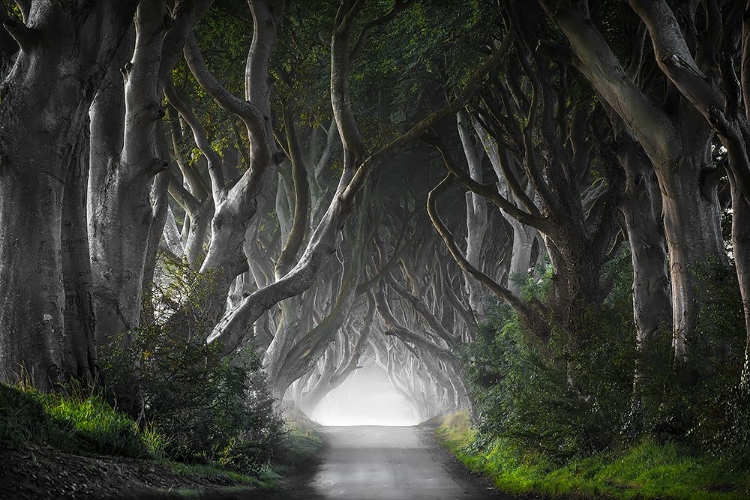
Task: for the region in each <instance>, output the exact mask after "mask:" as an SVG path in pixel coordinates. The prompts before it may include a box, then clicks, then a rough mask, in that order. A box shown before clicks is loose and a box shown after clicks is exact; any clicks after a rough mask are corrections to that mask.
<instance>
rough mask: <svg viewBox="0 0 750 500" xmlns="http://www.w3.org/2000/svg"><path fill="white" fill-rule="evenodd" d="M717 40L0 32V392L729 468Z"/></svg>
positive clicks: (295, 27) (493, 15)
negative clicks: (192, 407) (201, 404)
mask: <svg viewBox="0 0 750 500" xmlns="http://www.w3.org/2000/svg"><path fill="white" fill-rule="evenodd" d="M749 8H750V7H748V4H747V3H746V2H742V1H739V0H689V1H670V0H629V1H628V2H622V1H608V0H607V1H599V2H587V1H576V2H570V1H558V0H538V2H535V1H531V2H529V1H523V2H521V1H516V0H507V1H493V0H473V1H470V2H465V1H459V0H444V1H443V0H441V1H437V0H395V1H387V0H377V1H375V0H373V1H365V0H341V1H335V2H334V1H319V0H310V1H308V0H306V1H304V2H303V1H293V0H289V1H286V2H285V1H283V0H248V1H247V2H243V1H240V0H215V1H212V0H140V1H136V0H120V1H117V2H99V1H88V0H68V1H63V2H58V1H52V0H16V1H15V2H11V1H8V0H3V1H2V2H0V20H1V21H2V23H3V28H4V29H3V30H0V72H1V73H2V84H1V86H0V380H2V381H5V382H13V381H16V380H19V379H21V378H23V379H26V380H28V381H29V382H30V383H31V384H33V385H34V386H36V387H38V388H40V389H42V390H57V388H59V387H63V386H65V385H66V384H68V383H70V381H71V380H76V381H78V383H84V384H93V385H97V386H100V387H103V388H104V391H105V392H106V394H107V397H108V398H110V399H111V400H112V401H115V402H116V404H117V406H118V408H120V409H122V410H124V411H126V412H128V413H130V414H132V415H134V416H139V415H141V416H143V415H144V414H145V418H146V419H148V418H149V411H158V408H160V405H165V404H167V403H166V402H165V401H172V402H174V401H177V400H179V398H180V394H179V392H180V391H181V390H183V389H185V385H184V384H183V385H182V386H181V385H179V384H176V385H169V384H167V383H166V382H165V383H162V384H159V383H158V380H171V379H170V376H169V375H170V374H171V373H173V372H174V373H177V372H179V373H181V374H182V375H184V376H190V373H193V371H191V370H194V371H195V373H200V367H201V366H204V365H205V364H206V363H205V359H206V357H207V356H208V357H210V358H211V359H212V360H213V362H214V363H216V364H217V366H218V365H222V366H225V367H226V366H234V367H239V366H243V367H246V368H247V370H246V372H243V373H246V374H249V375H248V376H249V377H251V378H253V377H256V378H258V379H259V380H261V379H262V380H264V381H265V382H263V384H267V387H268V391H269V393H270V395H271V396H272V397H273V398H274V399H275V401H276V404H277V405H281V406H285V407H297V408H299V409H301V410H302V411H304V412H306V413H308V414H312V413H313V412H314V411H315V408H316V407H317V406H318V404H319V403H320V401H321V400H322V399H323V398H324V397H325V396H326V395H327V394H328V393H330V392H331V391H332V390H334V389H335V388H337V387H339V386H341V385H342V384H343V383H344V382H346V380H347V379H348V378H350V377H353V376H356V374H357V373H358V371H361V370H363V369H365V368H370V367H373V366H375V367H378V368H379V369H382V370H383V372H385V373H386V374H387V377H388V379H389V381H390V383H391V385H392V387H393V388H394V390H396V391H397V392H398V393H399V394H401V395H403V396H404V397H405V398H406V399H407V400H408V401H410V402H411V404H412V405H413V407H414V412H415V415H417V419H418V420H419V421H425V420H428V419H430V418H432V417H434V416H437V415H442V414H445V413H447V412H450V411H454V410H456V409H469V410H470V411H471V412H472V416H473V418H474V420H475V422H476V423H477V425H478V426H479V428H480V430H481V431H482V432H485V433H487V434H491V435H500V434H504V435H508V436H512V437H514V438H515V439H519V440H523V441H524V442H527V443H528V444H529V445H530V446H540V447H543V448H545V450H547V451H549V452H550V453H552V454H556V455H560V456H568V455H572V454H576V453H586V452H589V451H596V450H600V449H604V448H606V447H608V446H611V445H612V443H613V442H615V441H617V440H621V439H625V438H627V439H629V438H632V437H633V436H637V435H640V434H642V433H654V434H658V435H664V436H670V437H674V436H682V437H684V436H691V439H696V440H697V441H699V442H700V444H701V445H705V446H709V447H710V446H714V445H716V444H717V443H720V442H721V443H727V442H733V443H739V444H740V445H741V446H745V447H747V446H748V434H747V425H748V411H749V409H750V404H749V403H748V401H750V361H749V358H748V355H749V354H750V352H749V349H750V222H749V219H748V218H749V217H750V206H748V203H749V200H750V153H749V152H748V144H749V142H748V141H750V108H748V99H750V64H749V63H748V61H749V60H750V59H749V58H750V15H748V9H749ZM180 353H182V354H180ZM184 353H191V354H190V355H187V354H184ZM191 356H193V357H191ZM175 358H179V362H177V361H175ZM253 380H255V379H253ZM206 383H210V380H208V379H207V380H206ZM258 383H259V384H260V382H258ZM219 392H221V391H220V390H219V388H218V386H217V394H218V393H219ZM157 395H158V397H160V398H163V401H161V402H160V401H158V400H157V399H158V398H157ZM170 404H172V403H170ZM623 436H625V438H624V437H623Z"/></svg>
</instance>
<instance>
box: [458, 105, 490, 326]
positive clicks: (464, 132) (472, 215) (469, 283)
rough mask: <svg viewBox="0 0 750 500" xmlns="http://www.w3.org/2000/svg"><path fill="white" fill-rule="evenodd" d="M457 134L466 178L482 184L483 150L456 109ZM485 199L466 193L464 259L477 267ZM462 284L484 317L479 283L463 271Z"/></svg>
mask: <svg viewBox="0 0 750 500" xmlns="http://www.w3.org/2000/svg"><path fill="white" fill-rule="evenodd" d="M457 117H458V119H457V125H458V133H459V136H460V137H461V144H462V145H463V149H464V156H465V157H466V162H467V163H468V166H469V177H471V179H473V180H474V181H476V182H478V183H480V184H481V183H482V182H483V179H482V159H483V156H484V151H483V150H482V149H481V146H482V143H481V142H480V141H479V140H476V141H472V138H471V137H470V135H469V134H470V132H469V124H468V118H467V116H466V112H465V111H459V113H458V115H457ZM488 225H489V224H488V221H487V201H486V199H485V198H484V197H483V196H480V195H478V194H476V193H473V192H471V191H469V192H467V193H466V232H467V235H466V253H465V255H466V260H467V261H468V262H469V264H471V265H472V266H474V267H476V268H478V269H481V268H482V264H481V262H480V257H481V253H482V248H483V247H484V240H485V235H486V234H487V228H488ZM465 281H466V283H465V287H466V290H467V292H468V296H469V304H470V305H471V308H472V309H473V310H474V312H475V314H476V315H477V321H479V322H482V321H483V320H484V317H485V314H486V311H485V304H484V293H483V291H482V289H481V285H480V283H479V282H477V281H476V280H475V279H474V278H473V277H471V276H470V275H469V274H466V273H465Z"/></svg>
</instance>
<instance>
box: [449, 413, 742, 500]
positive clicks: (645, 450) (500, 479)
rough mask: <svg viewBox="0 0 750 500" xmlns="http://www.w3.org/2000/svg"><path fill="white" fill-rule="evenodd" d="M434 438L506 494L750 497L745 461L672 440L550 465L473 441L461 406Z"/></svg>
mask: <svg viewBox="0 0 750 500" xmlns="http://www.w3.org/2000/svg"><path fill="white" fill-rule="evenodd" d="M436 434H437V438H438V440H439V441H440V442H441V444H443V445H444V446H445V447H446V448H448V450H450V451H451V452H452V453H453V454H454V455H456V456H457V457H458V459H459V460H460V461H461V462H463V463H464V465H466V467H467V468H469V469H470V470H471V471H472V472H475V473H478V474H483V475H486V476H488V477H490V478H492V479H493V481H494V482H495V485H496V486H497V487H498V488H499V489H501V490H503V491H505V492H507V493H511V494H525V493H536V494H541V495H544V496H545V497H553V498H554V497H565V498H581V499H589V498H590V499H595V498H597V499H600V498H613V499H643V500H646V499H680V500H682V499H685V500H742V499H745V500H746V499H748V498H750V470H749V469H750V467H748V466H744V467H742V466H741V465H740V464H736V463H732V462H730V461H727V460H722V459H721V458H716V457H709V456H700V455H696V454H694V453H691V452H690V450H688V449H686V448H684V447H681V446H679V445H676V444H658V443H655V442H653V441H650V440H643V441H641V442H639V443H638V444H636V445H634V446H632V447H630V448H627V449H622V450H617V451H609V452H606V453H600V454H597V455H594V456H592V457H588V458H584V459H577V460H571V461H569V462H568V463H566V464H564V465H555V464H553V463H552V462H550V461H548V460H545V459H544V458H543V457H541V456H539V455H536V454H530V453H524V452H523V451H521V450H519V449H518V448H516V447H514V446H513V445H512V444H511V443H509V442H507V441H503V440H496V441H495V442H493V443H492V444H490V445H489V446H484V447H481V446H477V445H475V444H474V441H475V437H476V432H475V431H474V430H473V429H472V427H471V425H470V420H469V416H468V414H467V413H466V412H462V413H457V414H453V415H449V416H448V417H446V418H445V419H444V421H443V423H442V425H441V426H440V427H438V429H437V430H436Z"/></svg>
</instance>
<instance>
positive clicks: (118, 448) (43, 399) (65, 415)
mask: <svg viewBox="0 0 750 500" xmlns="http://www.w3.org/2000/svg"><path fill="white" fill-rule="evenodd" d="M0 442H3V443H7V444H11V445H21V444H24V443H29V442H31V443H37V444H44V445H48V446H51V447H53V448H56V449H59V450H62V451H67V452H87V453H97V454H102V455H112V456H122V457H128V458H156V457H159V456H161V454H162V451H163V446H164V440H163V439H162V438H161V437H160V436H159V435H157V434H156V433H154V432H153V431H151V430H150V429H145V430H141V429H139V428H138V426H137V425H136V423H135V422H134V421H132V420H131V419H129V418H128V417H126V416H125V415H123V414H121V413H118V412H116V411H115V410H113V409H112V407H111V406H109V405H108V404H107V403H106V402H105V401H104V400H102V399H101V398H99V397H98V396H93V395H88V396H86V395H83V394H74V395H72V396H67V397H66V396H63V395H61V394H55V393H43V392H39V391H37V390H35V389H32V388H29V387H25V386H22V385H17V386H10V385H7V384H3V383H0Z"/></svg>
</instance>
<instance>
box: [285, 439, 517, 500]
mask: <svg viewBox="0 0 750 500" xmlns="http://www.w3.org/2000/svg"><path fill="white" fill-rule="evenodd" d="M321 434H322V435H323V438H324V439H325V441H326V442H327V445H328V446H327V447H326V450H325V452H324V453H323V456H322V457H321V461H320V463H319V464H318V466H317V467H315V468H314V469H313V470H311V471H309V472H308V473H307V474H306V475H305V476H301V477H296V478H291V479H290V480H289V481H288V482H287V484H286V485H285V492H284V493H280V494H278V495H277V496H274V497H273V498H274V499H277V500H282V499H285V500H286V499H290V500H292V499H294V500H296V499H303V498H304V499H310V500H323V499H340V500H375V499H378V500H382V499H385V500H443V499H445V500H453V499H462V500H491V499H497V500H501V499H502V500H508V497H505V496H502V495H500V494H498V493H497V492H496V491H494V490H492V489H491V488H490V487H489V486H490V485H489V483H488V482H486V481H484V480H482V479H480V478H476V477H474V476H472V475H471V474H469V473H468V472H467V471H466V470H465V469H464V468H463V467H462V466H461V465H460V464H459V463H458V462H456V460H455V459H454V458H453V457H452V456H451V455H450V454H449V453H448V452H446V451H445V450H444V449H442V448H441V447H440V446H439V445H438V444H437V443H436V442H435V439H434V437H433V429H430V428H419V427H372V426H362V427H324V428H322V430H321Z"/></svg>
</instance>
